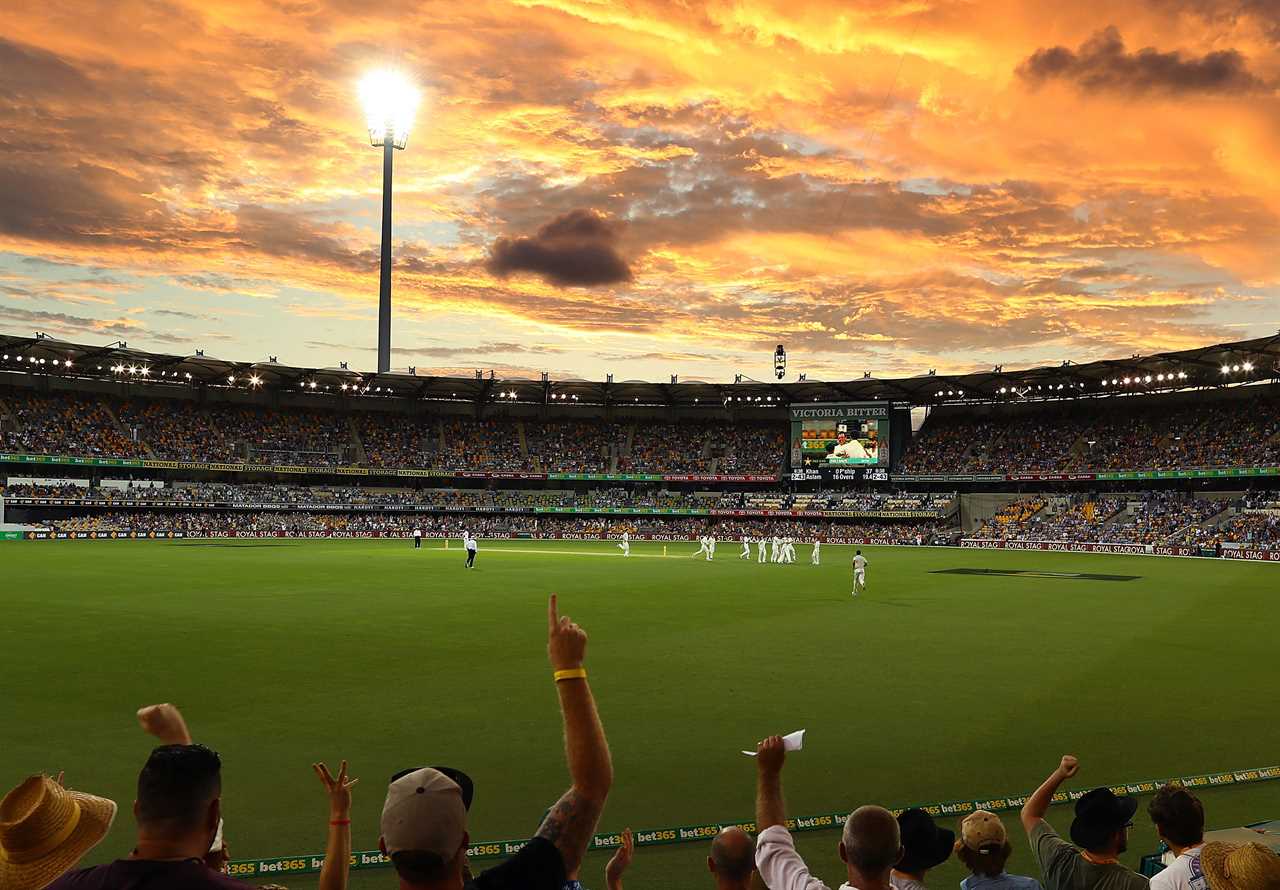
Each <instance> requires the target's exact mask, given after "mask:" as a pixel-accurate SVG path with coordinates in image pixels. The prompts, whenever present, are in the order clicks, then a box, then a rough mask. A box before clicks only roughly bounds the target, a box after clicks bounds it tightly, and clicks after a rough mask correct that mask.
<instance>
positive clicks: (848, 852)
mask: <svg viewBox="0 0 1280 890" xmlns="http://www.w3.org/2000/svg"><path fill="white" fill-rule="evenodd" d="M559 606H560V604H559V602H558V600H557V597H556V596H555V595H554V594H553V595H552V596H551V597H550V599H549V601H548V606H547V647H546V651H547V659H548V663H549V668H550V674H551V676H550V678H549V679H550V681H551V682H552V683H554V685H555V688H556V693H557V696H556V697H557V701H558V710H559V714H560V724H561V727H562V733H563V736H564V747H563V750H564V752H565V761H566V766H567V769H568V774H569V785H568V788H566V789H565V791H564V792H563V794H561V795H560V797H559V798H558V799H557V800H555V801H553V802H549V806H548V807H547V808H546V809H545V812H543V814H542V816H541V818H540V820H538V821H537V822H536V825H537V827H536V828H535V829H534V830H533V833H532V835H531V836H530V837H529V838H528V840H527V841H526V842H525V843H523V844H522V845H521V846H520V847H519V849H518V850H517V851H516V852H514V853H512V854H511V855H509V856H508V857H507V858H506V859H504V860H503V861H502V862H500V863H498V864H496V865H494V866H492V867H490V868H487V869H484V870H482V871H474V870H473V869H472V865H471V862H470V861H469V860H468V857H467V849H468V845H469V843H470V842H471V837H470V834H469V831H468V825H469V822H470V818H471V811H472V808H473V805H474V806H481V805H484V804H481V803H479V802H478V801H477V799H476V796H475V783H474V782H473V781H472V779H471V778H470V776H468V775H467V774H466V773H465V772H464V771H462V770H460V769H458V768H456V767H451V766H433V767H422V766H408V767H406V768H405V769H402V770H399V771H397V772H396V773H394V774H393V775H392V776H391V777H390V779H389V781H388V782H387V784H386V785H385V786H384V787H382V788H379V789H377V790H376V791H375V792H374V799H375V801H376V800H377V798H378V797H381V798H382V799H383V802H382V807H381V816H380V819H379V838H378V847H379V849H380V850H381V851H382V852H383V854H384V855H385V856H387V857H388V858H389V859H390V863H391V867H392V869H394V871H395V880H396V881H398V883H399V886H400V888H401V890H471V888H474V890H565V888H578V887H580V886H581V883H580V882H581V880H582V879H583V878H584V874H583V865H584V858H585V854H586V851H587V849H588V847H589V846H590V844H591V841H592V838H593V837H594V835H595V833H596V830H597V828H598V826H599V823H600V819H601V816H602V814H603V812H604V808H605V805H606V803H607V801H608V799H609V796H610V794H611V793H612V792H613V791H614V784H615V774H614V764H613V760H612V756H611V754H610V749H609V743H608V740H607V737H606V733H605V727H604V725H603V721H602V720H601V717H600V712H599V710H598V709H597V706H596V702H595V697H594V694H593V691H592V687H591V684H590V680H589V671H588V668H587V660H586V650H587V634H586V631H585V630H583V628H582V627H581V626H579V625H578V624H577V623H575V622H574V621H572V620H571V619H570V618H569V617H568V616H565V615H561V614H560V612H559ZM137 719H138V722H139V724H140V725H141V727H142V729H143V730H144V731H145V732H146V733H148V734H149V735H151V736H153V737H154V738H155V740H156V741H157V742H158V743H159V744H158V745H157V746H156V747H155V748H153V750H152V751H151V753H150V755H149V756H148V757H147V759H146V761H145V762H144V763H143V765H142V768H141V770H140V771H139V774H138V782H137V792H136V797H135V800H134V801H133V805H132V808H131V810H132V812H131V817H132V818H131V819H129V821H131V822H132V823H133V834H134V843H133V850H132V853H131V854H130V855H129V856H128V857H127V858H124V859H117V860H115V861H112V862H107V863H104V864H100V865H95V866H88V867H84V866H82V864H81V860H82V859H84V857H85V856H86V854H88V853H89V852H90V851H91V850H93V848H94V847H96V846H97V845H98V844H99V843H101V842H102V841H103V840H104V839H105V838H106V837H107V836H108V834H109V833H110V832H111V831H112V830H113V828H114V830H116V831H117V832H125V831H129V829H127V828H125V827H124V826H123V825H119V826H116V825H115V824H114V823H116V821H117V817H118V816H119V815H120V809H121V807H120V806H119V805H118V804H117V803H116V802H115V801H113V800H110V799H108V798H106V797H105V796H102V795H98V794H94V793H92V792H91V791H84V790H79V789H76V788H72V787H69V786H68V784H67V783H66V782H64V780H63V778H62V776H61V775H59V776H57V777H56V778H55V777H50V776H47V775H43V774H35V775H31V776H30V777H28V778H27V779H25V780H23V781H22V782H20V783H19V784H18V785H17V787H15V788H13V789H12V790H10V791H9V792H8V793H7V794H6V795H5V796H4V799H3V801H0V887H3V888H4V890H141V888H144V887H148V888H150V887H155V888H161V887H175V888H176V887H181V888H189V890H237V888H239V890H247V888H249V887H251V886H252V885H250V884H247V883H245V882H242V881H240V880H237V879H235V878H232V877H231V876H230V875H229V874H228V873H227V871H228V865H229V860H230V853H229V845H228V838H234V836H235V832H236V826H237V821H236V820H237V818H244V817H243V816H241V817H237V816H236V815H235V814H233V813H231V811H230V810H228V811H226V813H225V814H224V810H223V806H222V796H223V775H222V766H223V763H222V758H221V756H220V755H219V754H218V753H217V752H216V751H215V750H214V749H212V748H211V747H209V746H208V745H206V744H204V743H203V742H197V741H196V740H195V737H194V736H193V734H192V732H191V730H190V729H189V727H188V724H187V722H186V719H185V717H184V715H183V714H182V713H181V712H180V711H179V710H178V709H177V708H176V707H174V706H173V705H171V704H158V705H150V706H146V707H143V708H141V709H139V710H138V712H137ZM786 752H787V745H786V743H785V742H784V740H783V739H782V738H781V737H779V736H770V737H768V738H766V739H764V740H762V741H760V742H759V743H758V744H757V745H756V749H755V757H754V768H755V774H756V777H755V820H754V823H751V824H747V825H741V826H731V827H726V828H724V829H723V830H721V831H719V832H718V833H717V834H715V836H714V837H713V838H712V840H711V842H710V845H709V849H708V854H709V855H708V858H707V871H708V873H709V878H704V879H703V880H704V881H705V882H706V884H705V885H706V886H708V887H710V885H711V884H713V883H714V884H715V886H716V887H717V888H718V890H747V888H748V887H765V888H767V890H828V885H827V884H826V883H824V882H823V881H822V880H821V879H820V878H818V877H817V876H816V875H815V873H814V868H815V866H816V867H817V868H820V869H821V870H823V871H825V870H827V869H828V868H829V867H831V866H833V865H835V864H836V863H838V864H839V867H840V871H841V873H842V874H843V875H844V877H845V878H846V881H845V883H844V884H843V885H842V887H846V888H850V890H928V888H929V887H930V884H929V883H928V881H929V872H930V871H932V870H934V869H936V868H938V867H939V866H940V865H942V864H943V863H945V862H947V861H948V860H949V859H951V858H952V857H953V856H954V857H956V859H957V860H958V861H959V862H960V863H961V864H962V865H963V866H964V868H965V870H967V871H968V872H969V875H968V876H967V877H966V878H964V879H963V881H962V882H961V890H1147V888H1155V890H1276V887H1278V886H1280V856H1277V854H1276V853H1275V852H1274V851H1273V850H1271V849H1270V848H1268V847H1267V846H1265V845H1264V844H1262V843H1257V842H1253V843H1232V842H1222V841H1210V842H1206V835H1205V821H1206V818H1205V808H1204V805H1203V802H1202V801H1201V800H1200V799H1199V798H1197V797H1196V795H1195V794H1194V793H1193V792H1192V791H1191V790H1189V789H1187V788H1185V787H1182V786H1180V785H1176V784H1168V785H1164V786H1161V787H1160V788H1159V789H1157V790H1156V792H1155V794H1154V795H1153V796H1152V798H1151V799H1150V801H1149V802H1148V803H1147V806H1146V813H1145V815H1144V817H1143V818H1145V819H1147V820H1149V821H1150V823H1151V824H1152V825H1153V826H1154V828H1155V830H1156V833H1157V834H1158V836H1159V837H1160V839H1161V840H1162V841H1163V842H1164V843H1165V845H1166V846H1167V848H1168V855H1167V856H1166V861H1167V865H1166V866H1165V868H1164V869H1163V870H1162V871H1160V872H1159V873H1157V874H1156V875H1155V876H1154V877H1153V878H1151V879H1148V878H1147V877H1145V876H1143V875H1141V874H1138V873H1137V872H1135V871H1132V870H1131V869H1129V868H1128V867H1126V866H1125V865H1124V864H1122V862H1121V860H1120V856H1121V855H1122V854H1124V853H1125V852H1126V851H1127V850H1128V842H1129V833H1130V829H1131V828H1132V827H1133V824H1134V820H1135V819H1136V818H1138V815H1137V813H1138V809H1139V802H1138V800H1137V799H1136V798H1135V797H1131V796H1118V795H1117V794H1116V793H1115V792H1114V791H1113V790H1112V789H1111V788H1109V787H1106V786H1101V787H1096V788H1092V789H1090V790H1087V791H1085V792H1084V793H1083V794H1081V795H1079V796H1078V797H1077V799H1076V801H1075V804H1074V807H1073V813H1072V818H1071V821H1070V825H1069V829H1068V830H1067V831H1066V837H1064V836H1063V835H1062V834H1060V833H1059V831H1058V829H1057V828H1055V826H1054V825H1053V823H1052V822H1050V821H1049V816H1050V813H1049V810H1050V805H1051V804H1052V802H1053V799H1054V796H1055V795H1056V794H1057V793H1058V792H1059V790H1060V789H1061V788H1062V787H1063V786H1064V785H1065V784H1066V783H1068V782H1071V781H1072V780H1074V779H1076V778H1077V777H1078V776H1080V774H1081V763H1080V761H1079V759H1078V758H1076V757H1075V756H1073V755H1069V754H1068V755H1064V756H1062V757H1061V758H1060V761H1059V762H1058V764H1057V765H1056V766H1055V768H1054V769H1053V771H1052V772H1051V773H1050V774H1049V775H1048V777H1047V778H1046V779H1045V780H1044V781H1043V782H1042V783H1041V784H1040V786H1039V787H1038V788H1037V789H1036V790H1035V791H1034V792H1033V793H1032V794H1031V795H1030V796H1029V797H1028V798H1027V799H1026V801H1025V803H1024V804H1023V805H1022V808H1021V811H1020V813H1019V817H1018V823H1019V824H1018V827H1019V828H1020V829H1021V832H1022V834H1024V835H1025V843H1024V844H1020V846H1022V847H1023V850H1024V852H1023V853H1022V854H1021V855H1018V856H1017V859H1016V860H1015V859H1014V857H1015V855H1016V853H1015V846H1014V843H1013V840H1012V838H1011V837H1010V832H1009V829H1008V827H1007V826H1006V825H1005V823H1004V820H1003V819H1001V817H1000V816H999V815H998V814H996V813H993V812H990V811H987V810H977V811H974V812H970V813H967V814H966V815H965V816H964V817H963V818H962V819H959V820H957V821H956V822H955V824H954V827H948V825H947V824H945V822H947V821H950V820H945V819H944V824H939V822H938V820H937V819H935V817H934V816H932V815H930V814H929V812H927V811H926V810H923V809H919V808H911V809H907V810H903V811H901V812H900V813H898V814H897V815H895V814H894V813H893V812H891V811H890V810H889V809H887V808H885V807H884V806H881V805H879V804H877V803H875V802H874V801H867V800H860V801H858V804H857V806H855V807H854V808H853V809H852V811H851V812H849V814H848V816H847V817H845V818H844V819H843V820H842V824H840V826H839V827H840V829H841V830H840V837H839V840H838V841H836V842H835V843H834V844H832V846H833V847H834V849H832V850H831V851H830V852H829V853H828V854H826V855H824V856H822V857H821V860H822V861H821V862H820V863H819V862H814V859H815V857H814V855H813V853H812V850H813V849H814V848H812V847H811V853H810V855H809V856H808V859H806V857H805V856H803V855H801V853H800V851H799V850H798V849H797V847H796V843H795V839H794V837H793V835H792V832H791V829H790V828H789V827H788V816H787V805H786V796H785V794H784V791H783V782H782V775H783V771H784V767H785V765H786V760H787V753H786ZM312 770H313V772H314V773H315V775H316V778H317V781H318V784H319V789H318V793H317V795H316V802H315V804H314V812H315V814H316V815H315V821H316V826H317V831H316V834H317V836H319V834H320V833H321V831H320V829H321V828H323V833H324V834H325V852H324V857H323V861H322V864H321V871H320V877H319V888H320V890H346V888H347V886H348V882H349V877H350V868H351V851H352V830H351V825H352V814H353V811H354V807H355V801H354V799H355V797H356V796H357V795H356V794H355V793H354V792H353V788H354V787H355V786H356V783H357V779H355V778H353V777H352V775H351V773H350V771H349V767H348V763H347V761H346V760H342V761H341V762H340V763H339V765H338V767H337V770H336V774H335V772H334V771H333V770H330V768H329V766H328V765H327V764H326V763H323V762H320V763H315V764H313V765H312ZM232 775H234V773H232ZM842 778H846V777H842ZM846 780H847V778H846ZM89 784H90V785H92V779H90V780H89ZM362 793H363V792H362ZM855 799H856V795H855ZM375 805H376V803H375ZM322 814H323V815H322ZM224 815H225V818H224ZM534 816H535V813H531V814H530V819H529V824H531V825H533V824H535V822H534V818H533V817H534ZM322 818H323V820H324V822H323V824H322V822H321V819H322ZM119 821H120V822H122V823H123V822H124V821H126V820H125V818H120V819H119ZM1055 821H1056V817H1055ZM1059 824H1061V823H1059ZM752 832H754V836H753V834H752ZM636 855H637V854H636V847H635V837H634V835H633V833H632V831H631V830H630V829H626V830H624V831H623V832H622V833H621V835H620V836H619V840H618V843H617V851H616V852H615V854H614V855H613V856H612V858H611V859H610V860H609V862H608V864H607V865H606V866H605V869H604V874H603V875H602V877H603V880H604V884H605V886H606V887H608V888H609V890H623V887H624V884H625V881H626V875H627V871H628V869H629V868H630V866H631V864H632V862H633V861H634V859H635V857H636ZM811 862H814V864H813V865H811V864H810V863H811ZM1011 868H1013V869H1014V870H1013V871H1011V870H1010V869H1011ZM1024 872H1033V874H1025V873H1024ZM588 880H589V877H588ZM688 883H689V886H696V883H695V881H694V880H693V879H692V877H690V879H689V882H688ZM388 886H390V884H388ZM932 886H934V887H938V886H940V885H939V884H938V882H937V881H936V880H935V881H934V882H933V885H932Z"/></svg>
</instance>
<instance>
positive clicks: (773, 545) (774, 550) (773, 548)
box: [769, 535, 782, 562]
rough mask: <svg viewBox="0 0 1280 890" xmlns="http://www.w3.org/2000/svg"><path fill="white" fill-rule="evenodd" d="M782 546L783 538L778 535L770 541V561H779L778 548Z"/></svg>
mask: <svg viewBox="0 0 1280 890" xmlns="http://www.w3.org/2000/svg"><path fill="white" fill-rule="evenodd" d="M781 547H782V539H781V538H779V537H778V536H777V535H774V536H773V538H772V539H771V540H770V541H769V562H777V561H778V550H779V548H781Z"/></svg>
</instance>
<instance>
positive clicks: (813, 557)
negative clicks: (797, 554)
mask: <svg viewBox="0 0 1280 890" xmlns="http://www.w3.org/2000/svg"><path fill="white" fill-rule="evenodd" d="M821 547H822V542H821V541H819V540H818V539H817V538H814V539H813V552H812V553H810V554H809V565H811V566H820V565H822V555H821V554H820V553H819V552H818V551H819V550H820V549H821Z"/></svg>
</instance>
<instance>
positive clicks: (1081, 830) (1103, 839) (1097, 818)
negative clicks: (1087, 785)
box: [1071, 788, 1138, 850]
mask: <svg viewBox="0 0 1280 890" xmlns="http://www.w3.org/2000/svg"><path fill="white" fill-rule="evenodd" d="M1137 811H1138V801H1137V799H1136V798H1132V797H1118V796H1116V794H1115V793H1114V792H1113V791H1112V790H1111V789H1110V788H1095V789H1093V790H1092V791H1090V792H1088V793H1087V794H1085V796H1084V797H1082V798H1080V799H1079V800H1077V801H1076V817H1075V819H1073V820H1072V822H1071V842H1072V843H1073V844H1075V845H1076V846H1077V847H1083V848H1084V849H1086V850H1096V849H1098V848H1099V847H1105V846H1106V844H1107V841H1108V840H1109V839H1110V838H1111V835H1113V834H1115V833H1116V832H1117V831H1119V830H1120V829H1121V828H1124V827H1125V826H1127V825H1128V824H1129V823H1130V822H1131V821H1132V820H1133V814H1134V813H1136V812H1137Z"/></svg>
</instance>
